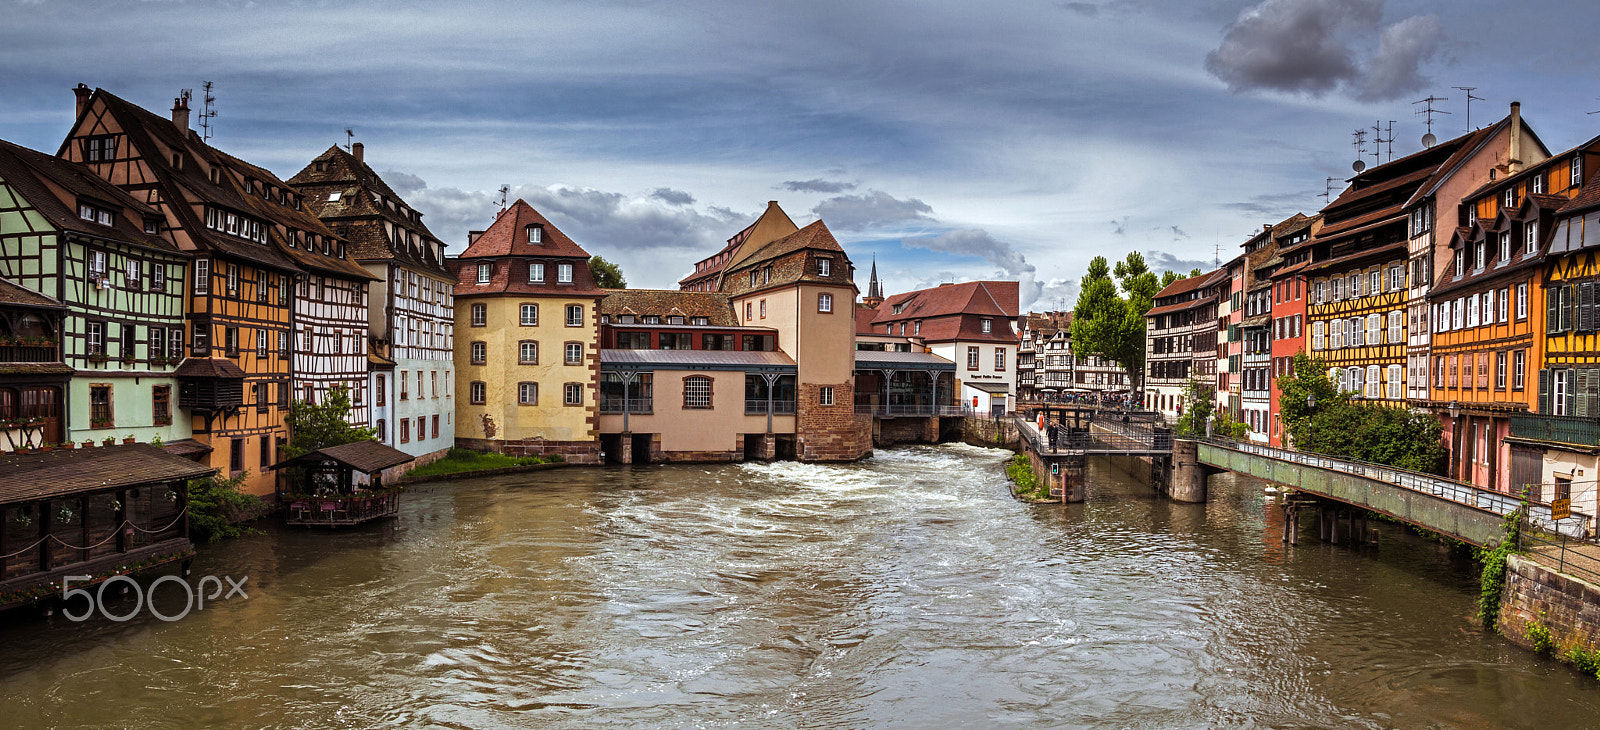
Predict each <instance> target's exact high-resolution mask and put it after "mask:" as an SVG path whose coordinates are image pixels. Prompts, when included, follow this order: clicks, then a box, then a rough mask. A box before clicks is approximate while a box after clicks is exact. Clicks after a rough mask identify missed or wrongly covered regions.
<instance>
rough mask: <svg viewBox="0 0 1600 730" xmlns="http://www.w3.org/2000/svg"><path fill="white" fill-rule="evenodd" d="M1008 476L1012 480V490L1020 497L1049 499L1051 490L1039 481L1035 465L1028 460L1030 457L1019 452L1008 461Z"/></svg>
mask: <svg viewBox="0 0 1600 730" xmlns="http://www.w3.org/2000/svg"><path fill="white" fill-rule="evenodd" d="M1006 478H1007V479H1010V480H1011V482H1012V487H1011V491H1012V493H1014V494H1016V495H1017V496H1019V497H1025V498H1027V499H1048V498H1049V497H1050V490H1049V488H1047V487H1046V486H1045V485H1044V484H1041V483H1040V482H1039V477H1038V475H1036V474H1034V473H1033V465H1032V464H1031V463H1029V462H1028V457H1027V456H1024V455H1022V454H1017V455H1016V456H1013V457H1011V461H1008V462H1006Z"/></svg>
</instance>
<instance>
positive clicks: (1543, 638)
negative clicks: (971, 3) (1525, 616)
mask: <svg viewBox="0 0 1600 730" xmlns="http://www.w3.org/2000/svg"><path fill="white" fill-rule="evenodd" d="M1542 618H1544V612H1543V611H1540V612H1539V618H1536V619H1534V620H1532V621H1529V622H1528V626H1527V629H1526V633H1527V635H1528V642H1529V643H1531V644H1533V650H1534V651H1536V652H1539V653H1540V654H1548V653H1550V650H1551V649H1554V648H1555V647H1556V640H1555V637H1554V636H1551V635H1550V627H1549V626H1545V625H1544V622H1543V621H1541V620H1539V619H1542Z"/></svg>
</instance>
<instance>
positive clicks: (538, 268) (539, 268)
mask: <svg viewBox="0 0 1600 730" xmlns="http://www.w3.org/2000/svg"><path fill="white" fill-rule="evenodd" d="M528 283H529V284H543V283H544V264H541V263H539V262H537V261H533V262H529V264H528Z"/></svg>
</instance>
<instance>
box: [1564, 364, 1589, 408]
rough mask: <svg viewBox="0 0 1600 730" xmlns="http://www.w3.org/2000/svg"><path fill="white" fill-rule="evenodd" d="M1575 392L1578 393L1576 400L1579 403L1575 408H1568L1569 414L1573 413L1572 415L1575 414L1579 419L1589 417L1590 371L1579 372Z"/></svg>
mask: <svg viewBox="0 0 1600 730" xmlns="http://www.w3.org/2000/svg"><path fill="white" fill-rule="evenodd" d="M1573 390H1574V391H1576V394H1577V399H1576V400H1577V402H1576V403H1574V404H1573V407H1571V408H1568V409H1567V412H1568V413H1571V414H1573V415H1575V416H1578V417H1579V418H1583V417H1587V416H1588V415H1589V371H1588V370H1579V371H1578V377H1577V380H1576V382H1575V387H1574V388H1573Z"/></svg>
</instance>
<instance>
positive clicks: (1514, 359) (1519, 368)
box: [1511, 350, 1528, 390]
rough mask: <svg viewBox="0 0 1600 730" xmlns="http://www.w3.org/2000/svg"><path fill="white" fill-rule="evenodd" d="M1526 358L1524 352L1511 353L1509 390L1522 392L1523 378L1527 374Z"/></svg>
mask: <svg viewBox="0 0 1600 730" xmlns="http://www.w3.org/2000/svg"><path fill="white" fill-rule="evenodd" d="M1527 368H1528V356H1527V354H1526V351H1525V350H1517V351H1516V352H1513V353H1511V388H1512V389H1513V390H1522V383H1523V380H1522V378H1523V376H1524V375H1526V374H1527Z"/></svg>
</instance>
